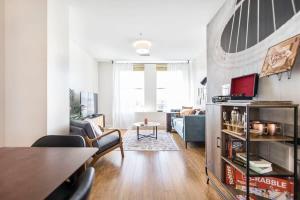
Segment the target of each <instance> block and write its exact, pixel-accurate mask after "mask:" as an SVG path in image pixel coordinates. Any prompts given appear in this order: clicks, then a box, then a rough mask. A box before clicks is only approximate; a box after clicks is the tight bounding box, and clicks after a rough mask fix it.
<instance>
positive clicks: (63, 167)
mask: <svg viewBox="0 0 300 200" xmlns="http://www.w3.org/2000/svg"><path fill="white" fill-rule="evenodd" d="M97 151H98V149H97V148H80V147H75V148H69V147H59V148H57V147H2V148H0V199H5V200H15V199H30V200H42V199H45V198H46V197H47V196H49V194H51V193H52V192H53V191H54V190H55V189H56V188H57V187H58V186H60V185H61V184H62V183H63V182H64V181H65V180H67V179H68V178H69V177H70V176H71V175H72V174H73V173H74V172H76V171H77V170H78V169H80V168H82V166H85V163H86V162H87V161H88V160H89V159H90V158H91V157H92V156H93V155H94V154H95V153H96V152H97Z"/></svg>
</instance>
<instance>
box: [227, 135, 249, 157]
mask: <svg viewBox="0 0 300 200" xmlns="http://www.w3.org/2000/svg"><path fill="white" fill-rule="evenodd" d="M227 146H228V152H227V154H228V158H230V159H233V158H235V157H236V153H242V152H245V143H244V141H242V140H239V139H235V138H229V139H228V141H227Z"/></svg>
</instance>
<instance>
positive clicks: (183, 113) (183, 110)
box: [180, 109, 193, 116]
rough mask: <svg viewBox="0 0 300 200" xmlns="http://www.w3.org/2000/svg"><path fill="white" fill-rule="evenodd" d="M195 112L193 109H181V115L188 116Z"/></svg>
mask: <svg viewBox="0 0 300 200" xmlns="http://www.w3.org/2000/svg"><path fill="white" fill-rule="evenodd" d="M192 114H193V109H182V110H181V111H180V116H188V115H192Z"/></svg>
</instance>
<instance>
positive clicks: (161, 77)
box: [156, 65, 189, 111]
mask: <svg viewBox="0 0 300 200" xmlns="http://www.w3.org/2000/svg"><path fill="white" fill-rule="evenodd" d="M156 71H157V72H156V74H157V83H156V84H157V92H156V93H157V94H156V99H157V100H156V103H157V110H158V111H164V110H168V109H176V108H181V106H183V105H186V103H187V99H188V97H189V96H188V91H187V83H186V80H185V79H186V76H185V70H181V69H178V68H176V69H174V70H167V66H161V65H157V68H156Z"/></svg>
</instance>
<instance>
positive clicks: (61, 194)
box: [46, 167, 95, 200]
mask: <svg viewBox="0 0 300 200" xmlns="http://www.w3.org/2000/svg"><path fill="white" fill-rule="evenodd" d="M94 178H95V169H94V168H93V167H89V168H88V169H87V170H86V171H85V172H84V173H83V174H82V175H81V176H80V178H79V179H78V181H77V182H76V183H75V184H74V185H70V184H66V183H64V184H62V185H61V186H60V187H58V188H57V189H56V190H55V191H54V192H52V193H51V194H50V195H49V196H48V197H47V198H46V200H67V199H68V200H87V199H88V198H89V195H90V191H91V188H92V185H93V182H94Z"/></svg>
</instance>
